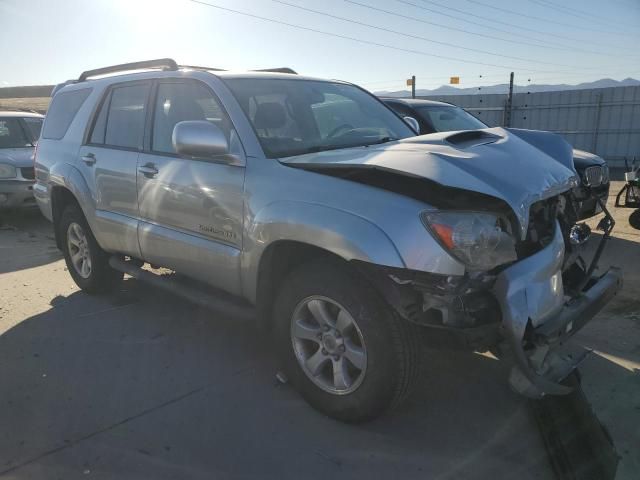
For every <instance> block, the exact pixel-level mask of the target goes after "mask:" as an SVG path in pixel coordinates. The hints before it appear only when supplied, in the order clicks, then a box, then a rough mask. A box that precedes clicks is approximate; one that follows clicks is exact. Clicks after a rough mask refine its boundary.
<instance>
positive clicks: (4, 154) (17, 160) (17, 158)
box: [0, 147, 34, 168]
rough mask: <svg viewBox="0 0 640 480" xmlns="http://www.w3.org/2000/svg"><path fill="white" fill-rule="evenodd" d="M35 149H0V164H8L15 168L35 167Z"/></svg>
mask: <svg viewBox="0 0 640 480" xmlns="http://www.w3.org/2000/svg"><path fill="white" fill-rule="evenodd" d="M33 151H34V148H33V147H26V148H0V163H8V164H9V165H13V166H14V167H17V168H21V167H33Z"/></svg>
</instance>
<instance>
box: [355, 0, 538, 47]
mask: <svg viewBox="0 0 640 480" xmlns="http://www.w3.org/2000/svg"><path fill="white" fill-rule="evenodd" d="M344 1H345V2H347V3H351V4H354V5H358V6H360V7H363V8H368V9H370V10H376V11H378V12H382V13H385V14H387V15H393V16H396V17H400V18H406V19H407V20H414V21H416V22H420V23H426V24H429V25H435V26H437V27H441V28H445V29H448V30H458V31H463V32H465V33H469V34H471V35H477V36H480V37H485V38H493V39H495V40H501V41H504V42H511V43H519V44H521V45H528V46H533V47H543V48H548V46H547V45H540V44H534V43H528V42H522V41H518V40H511V39H506V38H502V37H494V36H492V35H488V34H483V33H476V32H467V31H466V30H461V29H457V28H455V27H449V26H445V25H442V24H440V23H437V22H430V21H428V20H424V19H417V18H415V17H410V16H408V15H402V14H400V13H397V12H392V11H389V10H385V9H383V8H378V7H374V6H373V5H367V4H365V3H360V2H357V1H355V0H344ZM409 5H411V6H414V7H417V8H421V9H423V10H428V11H431V12H433V13H437V14H438V15H442V16H445V17H449V18H453V19H456V20H462V21H463V22H466V23H470V24H472V25H477V26H479V27H482V28H488V29H490V30H495V31H497V32H502V33H506V34H508V35H519V34H517V33H514V32H510V31H508V30H502V29H500V28H497V27H490V26H487V25H485V24H483V23H477V22H474V21H472V20H467V19H463V18H460V17H456V16H454V15H449V14H446V13H440V12H437V11H435V10H431V9H428V8H426V7H420V6H417V5H414V4H412V3H411V4H409ZM519 36H520V37H522V38H528V39H530V40H534V41H536V42H541V43H547V44H549V42H548V41H547V40H540V39H537V38H534V37H529V36H527V35H519Z"/></svg>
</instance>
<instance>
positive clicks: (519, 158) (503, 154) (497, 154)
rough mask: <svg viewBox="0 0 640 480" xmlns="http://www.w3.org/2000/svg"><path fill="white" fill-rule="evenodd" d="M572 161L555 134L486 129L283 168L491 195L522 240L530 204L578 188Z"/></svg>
mask: <svg viewBox="0 0 640 480" xmlns="http://www.w3.org/2000/svg"><path fill="white" fill-rule="evenodd" d="M572 157H573V152H572V148H571V146H570V145H569V144H568V143H567V142H566V141H565V140H564V139H562V138H561V137H560V136H558V135H555V134H553V133H549V132H540V131H535V130H519V129H504V128H488V129H483V130H472V131H463V132H440V133H434V134H429V135H421V136H418V137H411V138H406V139H403V140H399V141H396V142H390V143H386V144H383V145H375V146H369V147H355V148H347V149H341V150H331V151H326V152H320V153H310V154H306V155H299V156H296V157H290V158H285V159H281V162H282V163H283V164H285V165H291V166H298V167H302V168H307V169H311V170H313V169H314V167H316V166H317V168H319V169H327V168H374V169H384V170H388V171H391V172H394V173H399V174H402V175H409V176H413V177H421V178H427V179H429V180H431V181H434V182H437V183H439V184H441V185H444V186H448V187H454V188H461V189H465V190H472V191H475V192H479V193H483V194H486V195H491V196H493V197H497V198H500V199H502V200H504V201H505V202H507V203H508V204H509V206H510V207H511V208H512V209H513V211H514V213H515V214H516V216H517V218H518V221H519V223H520V229H521V236H522V238H524V237H525V236H526V232H527V226H528V223H529V208H530V206H531V204H533V203H535V202H537V201H539V200H544V199H546V198H550V197H553V196H555V195H558V194H560V193H562V192H565V191H567V190H569V189H571V188H573V187H574V186H576V185H578V183H579V179H578V177H577V175H576V172H575V169H574V167H573V159H572Z"/></svg>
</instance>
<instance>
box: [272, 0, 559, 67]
mask: <svg viewBox="0 0 640 480" xmlns="http://www.w3.org/2000/svg"><path fill="white" fill-rule="evenodd" d="M271 1H272V2H275V3H279V4H281V5H286V6H288V7H292V8H297V9H299V10H304V11H305V12H310V13H314V14H316V15H322V16H324V17H329V18H334V19H336V20H341V21H343V22H348V23H352V24H355V25H361V26H363V27H367V28H373V29H375V30H379V31H382V32H388V33H393V34H395V35H401V36H403V37H408V38H414V39H417V40H423V41H425V42H429V43H435V44H437V45H445V46H447V47H454V48H459V49H462V50H468V51H470V52H475V53H482V54H484V55H492V56H494V57H501V58H508V59H510V60H519V61H522V62H528V63H539V64H541V65H552V66H555V67H566V66H567V65H562V64H559V63H553V62H544V61H540V60H532V59H530V58H524V57H515V56H512V55H503V54H501V53H494V52H490V51H488V50H480V49H477V48H471V47H464V46H462V45H456V44H455V43H449V42H441V41H439V40H433V39H430V38H427V37H422V36H419V35H412V34H410V33H405V32H399V31H397V30H391V29H389V28H384V27H379V26H376V25H371V24H369V23H364V22H360V21H358V20H352V19H349V18H345V17H340V16H338V15H333V14H330V13H326V12H321V11H318V10H313V9H311V8H307V7H303V6H301V5H295V4H293V3H289V2H285V1H283V0H271Z"/></svg>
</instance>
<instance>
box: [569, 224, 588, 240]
mask: <svg viewBox="0 0 640 480" xmlns="http://www.w3.org/2000/svg"><path fill="white" fill-rule="evenodd" d="M590 236H591V229H590V228H589V225H587V224H586V223H578V224H577V225H574V226H573V227H571V231H570V232H569V241H570V242H571V243H572V244H573V245H582V244H583V243H584V242H586V241H587V240H589V237H590Z"/></svg>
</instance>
